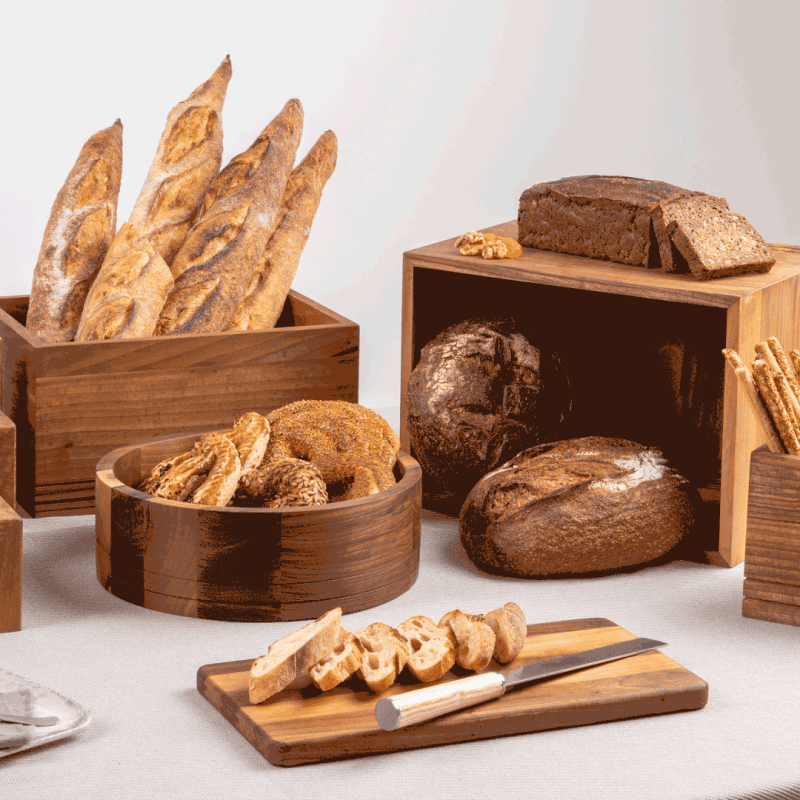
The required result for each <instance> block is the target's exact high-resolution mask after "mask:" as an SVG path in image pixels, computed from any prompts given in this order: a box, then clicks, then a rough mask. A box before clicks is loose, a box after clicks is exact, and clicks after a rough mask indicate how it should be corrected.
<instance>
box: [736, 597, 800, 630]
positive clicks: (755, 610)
mask: <svg viewBox="0 0 800 800" xmlns="http://www.w3.org/2000/svg"><path fill="white" fill-rule="evenodd" d="M742 616H743V617H750V618H752V619H760V620H763V621H765V622H777V623H780V624H781V625H795V626H800V607H798V606H794V605H789V604H787V603H771V602H770V601H769V600H757V599H756V598H754V597H745V598H743V599H742Z"/></svg>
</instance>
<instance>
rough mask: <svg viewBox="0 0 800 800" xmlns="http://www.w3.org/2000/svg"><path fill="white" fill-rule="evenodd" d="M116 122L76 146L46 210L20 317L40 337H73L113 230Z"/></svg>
mask: <svg viewBox="0 0 800 800" xmlns="http://www.w3.org/2000/svg"><path fill="white" fill-rule="evenodd" d="M121 177H122V123H121V122H120V121H119V120H117V121H116V122H115V123H114V124H113V125H112V126H111V127H109V128H105V129H103V130H101V131H99V132H98V133H96V134H94V136H92V137H90V138H89V140H88V141H87V142H86V144H84V145H83V147H82V148H81V151H80V153H79V154H78V158H77V160H76V161H75V165H74V166H73V167H72V169H71V170H70V173H69V175H68V176H67V179H66V181H65V182H64V185H63V186H62V187H61V189H60V191H59V192H58V195H57V196H56V199H55V201H54V203H53V207H52V210H51V211H50V218H49V219H48V221H47V226H46V227H45V231H44V237H43V239H42V246H41V249H40V251H39V258H38V260H37V262H36V266H35V267H34V270H33V286H32V288H31V296H30V302H29V304H28V317H27V320H26V322H25V325H26V327H27V328H28V330H30V331H32V332H33V333H35V334H36V335H37V336H39V337H41V338H42V339H43V340H44V341H46V342H51V343H54V342H71V341H72V340H73V339H74V338H75V332H76V331H77V329H78V323H79V321H80V318H81V312H82V311H83V305H84V302H85V300H86V295H87V294H88V292H89V289H90V288H91V286H92V283H93V282H94V279H95V276H96V275H97V272H98V270H99V269H100V266H101V264H102V263H103V259H104V258H105V256H106V252H107V251H108V247H109V245H110V244H111V240H112V239H113V237H114V232H115V231H116V229H117V198H118V196H119V187H120V180H121Z"/></svg>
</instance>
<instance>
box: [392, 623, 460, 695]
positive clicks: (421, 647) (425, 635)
mask: <svg viewBox="0 0 800 800" xmlns="http://www.w3.org/2000/svg"><path fill="white" fill-rule="evenodd" d="M397 631H398V633H399V634H400V635H401V636H403V637H405V638H406V639H408V643H409V644H410V645H411V656H410V658H409V659H408V668H409V669H410V670H411V672H412V673H414V677H415V678H417V680H420V681H422V682H423V683H430V682H431V681H435V680H438V679H439V678H441V677H442V675H444V674H445V672H447V671H448V670H449V669H450V668H451V667H452V666H453V664H455V663H456V644H457V640H456V637H455V634H454V633H453V631H452V630H450V628H449V627H448V626H440V625H437V624H436V623H434V621H433V620H432V619H430V618H429V617H425V616H416V617H411V618H410V619H407V620H406V621H405V622H403V623H402V624H400V625H398V626H397Z"/></svg>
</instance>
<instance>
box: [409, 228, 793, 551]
mask: <svg viewBox="0 0 800 800" xmlns="http://www.w3.org/2000/svg"><path fill="white" fill-rule="evenodd" d="M482 230H488V231H492V232H495V233H498V234H500V235H504V236H513V237H514V238H516V237H517V223H516V221H513V222H508V223H504V224H501V225H497V226H494V227H491V228H484V229H482ZM770 247H771V248H772V250H773V253H774V255H775V257H776V263H775V265H774V266H773V268H772V269H771V270H770V271H769V272H768V273H766V274H758V275H743V276H737V277H730V278H718V279H715V280H710V281H698V280H697V279H696V278H694V277H693V276H691V275H677V274H670V273H666V272H662V271H661V270H648V269H646V268H644V267H632V266H626V265H624V264H617V263H613V262H609V261H601V260H598V259H592V258H586V257H583V256H571V255H564V254H560V253H553V252H549V251H546V250H536V249H533V248H527V247H523V248H522V250H523V254H522V257H521V258H517V259H503V260H490V261H486V260H484V259H482V258H480V257H479V256H462V255H461V254H460V253H459V252H458V250H457V249H456V248H455V237H454V238H452V239H448V240H446V241H443V242H438V243H436V244H432V245H429V246H427V247H422V248H420V249H417V250H411V251H409V252H407V253H405V254H404V256H403V342H402V349H403V354H402V374H401V382H402V383H401V385H402V407H401V442H402V447H403V449H404V450H405V451H406V452H409V453H411V454H412V455H414V450H413V448H412V447H411V443H410V441H409V436H408V427H407V422H406V413H407V405H406V386H407V383H408V379H409V376H410V374H411V371H412V370H413V368H414V366H415V365H416V364H417V362H418V361H419V358H420V352H421V350H422V347H423V346H424V345H425V344H426V343H427V342H429V341H430V340H431V339H433V338H434V337H435V336H436V335H437V334H438V333H439V332H441V331H442V330H444V329H445V328H447V327H448V326H450V325H451V324H454V323H456V322H459V321H461V320H463V319H467V318H474V317H487V316H495V317H506V318H512V319H514V320H516V321H517V323H518V324H519V325H522V326H523V327H524V329H525V330H526V332H527V333H528V334H529V337H530V338H531V341H532V342H533V343H534V344H536V345H540V346H548V347H552V348H554V349H556V350H557V351H558V353H559V355H560V356H561V360H562V362H563V364H564V365H565V367H566V369H567V372H568V374H569V378H570V382H571V386H572V393H573V407H572V413H571V417H570V421H569V425H568V426H567V428H565V437H564V438H567V436H590V435H597V436H613V437H621V438H627V439H632V440H634V441H638V442H641V443H642V444H646V445H649V446H656V447H659V448H661V449H662V450H663V451H664V453H665V454H666V456H667V457H668V458H669V459H670V461H671V463H672V464H673V465H674V466H675V467H676V468H677V469H678V470H679V471H680V472H681V473H682V474H683V475H685V476H686V477H687V478H689V479H690V480H691V481H692V483H693V484H694V485H695V486H697V487H698V490H699V492H700V495H701V497H702V499H703V501H704V503H703V505H704V508H703V510H702V511H701V517H702V518H703V519H702V523H701V524H700V525H698V526H696V528H695V539H696V542H695V543H694V544H695V545H696V548H697V551H698V555H701V556H702V558H703V559H705V560H709V561H711V562H712V563H718V564H721V565H727V566H733V565H735V564H738V563H741V561H742V560H743V559H744V548H745V528H746V520H747V490H748V473H749V463H750V453H751V452H752V450H753V449H754V448H756V447H757V446H758V445H760V444H762V443H763V437H762V435H761V432H760V430H759V427H758V423H757V421H756V420H755V418H754V417H753V414H752V412H751V411H750V409H749V407H748V406H747V402H746V400H745V398H744V396H743V395H742V394H741V393H740V392H739V391H738V388H737V383H736V376H735V375H734V373H733V370H732V369H730V368H727V367H726V362H725V359H724V358H723V356H722V354H721V352H720V351H721V350H722V349H723V348H724V347H731V348H733V349H734V350H736V351H737V352H739V353H741V354H742V356H743V357H744V358H745V359H746V360H748V359H751V358H753V357H754V356H755V353H754V350H753V347H754V345H755V344H756V343H757V342H759V341H762V340H763V339H765V338H767V337H768V336H777V337H778V339H779V340H780V341H781V343H782V344H783V346H784V348H785V349H786V350H787V351H788V349H789V348H792V347H797V346H798V345H800V315H797V314H796V309H797V308H798V307H800V248H798V247H792V246H788V245H770ZM430 484H431V481H430V480H429V478H428V476H425V478H424V480H423V492H424V493H425V495H424V497H427V498H430V497H431V492H432V489H433V487H431V485H430ZM423 502H424V503H425V504H426V505H428V504H429V503H428V500H427V499H424V501H423Z"/></svg>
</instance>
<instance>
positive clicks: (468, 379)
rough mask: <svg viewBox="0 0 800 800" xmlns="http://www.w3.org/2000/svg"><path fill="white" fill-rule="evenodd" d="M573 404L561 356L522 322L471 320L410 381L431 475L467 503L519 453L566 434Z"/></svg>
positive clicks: (452, 331)
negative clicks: (479, 484) (531, 337)
mask: <svg viewBox="0 0 800 800" xmlns="http://www.w3.org/2000/svg"><path fill="white" fill-rule="evenodd" d="M571 405H572V400H571V395H570V388H569V380H568V378H567V375H566V372H565V371H564V369H563V367H562V366H561V362H560V360H559V358H558V356H557V355H556V354H555V353H553V352H548V351H546V350H543V349H540V348H538V347H535V346H534V345H532V344H531V343H530V341H528V339H527V338H526V337H525V336H524V335H523V334H521V333H520V332H519V331H518V330H517V329H516V327H515V326H514V324H513V323H512V322H509V321H503V320H465V321H464V322H460V323H458V324H456V325H453V326H451V327H449V328H448V329H447V330H445V331H443V332H442V333H440V334H439V335H438V336H437V337H436V338H435V339H433V341H431V342H429V343H428V344H426V345H425V347H423V348H422V354H421V358H420V361H419V363H418V364H417V366H416V367H415V368H414V370H413V372H412V373H411V377H410V379H409V382H408V391H407V407H408V429H409V437H410V440H411V444H412V446H413V448H414V452H415V455H416V457H417V459H419V462H420V464H421V465H422V468H423V470H424V471H425V475H426V477H430V478H432V480H433V481H434V482H435V483H436V485H437V489H438V490H440V491H441V492H442V494H444V495H446V494H450V495H452V496H456V497H457V498H458V503H459V506H460V504H461V502H463V499H464V498H465V497H466V495H467V493H468V492H469V490H470V488H471V487H472V486H474V485H475V482H476V481H477V480H478V479H479V478H480V477H481V476H482V475H485V474H486V473H487V472H488V471H489V470H491V469H494V468H495V467H496V466H497V465H498V464H501V463H502V462H503V461H505V460H506V459H508V458H509V457H510V456H511V455H513V454H514V453H517V452H519V451H520V450H521V449H523V448H525V447H529V446H531V445H534V444H537V443H539V442H546V441H551V440H553V439H555V438H558V436H559V434H561V435H563V430H562V428H561V426H562V424H563V422H564V420H565V418H566V416H567V414H568V413H569V410H570V408H571Z"/></svg>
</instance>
